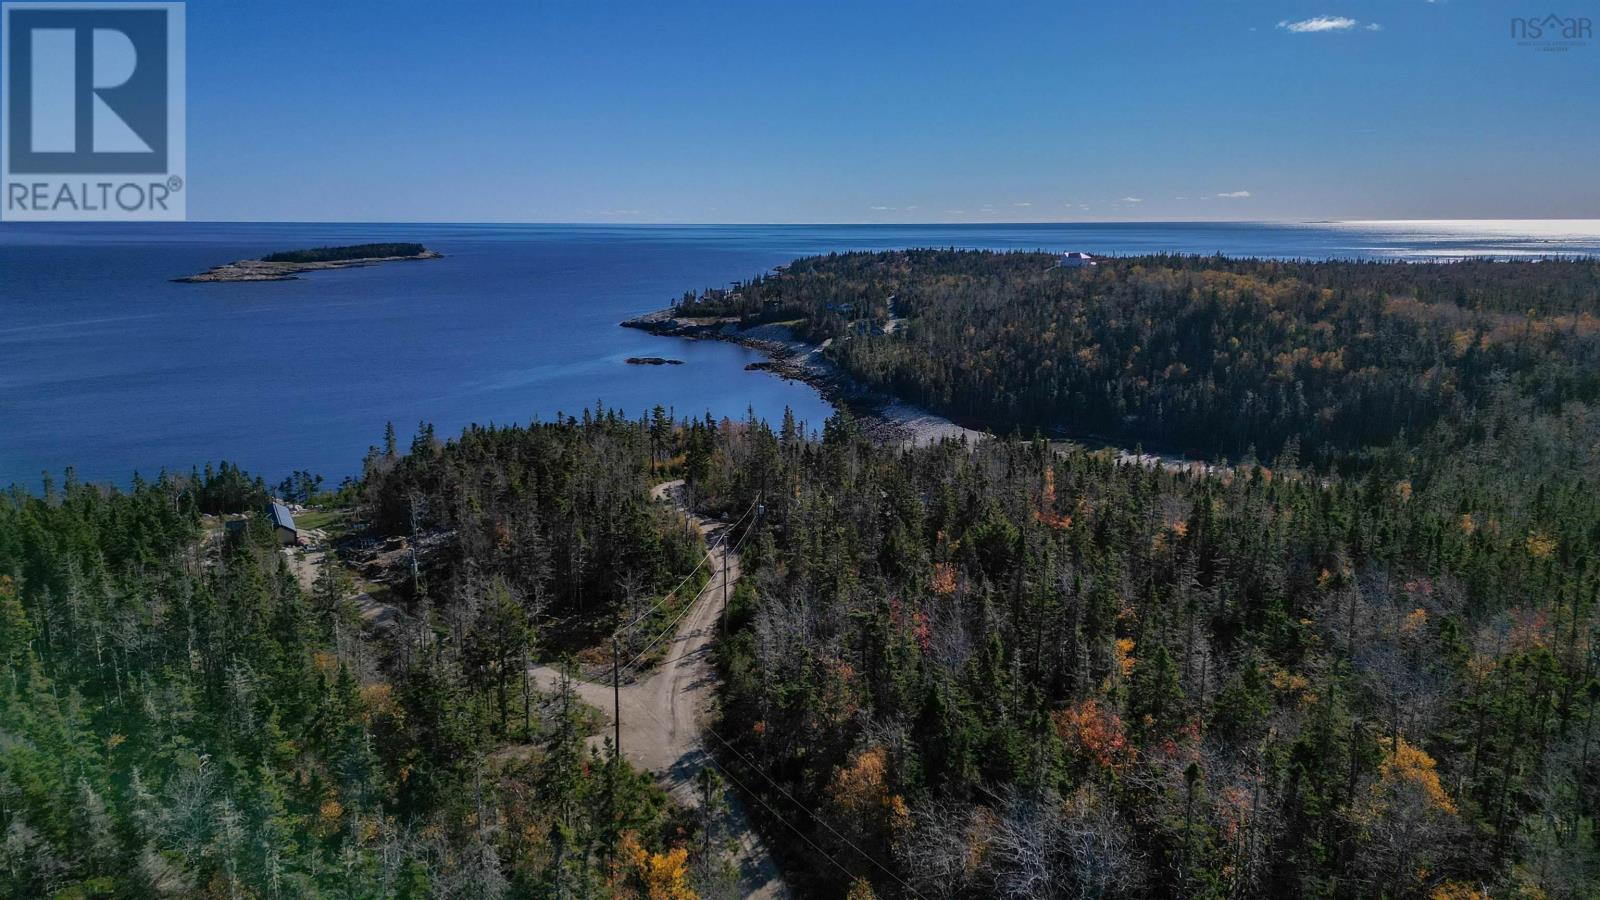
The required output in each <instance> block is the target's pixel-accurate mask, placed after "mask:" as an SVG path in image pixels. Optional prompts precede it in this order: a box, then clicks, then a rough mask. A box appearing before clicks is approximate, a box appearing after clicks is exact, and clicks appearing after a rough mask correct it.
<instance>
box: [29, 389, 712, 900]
mask: <svg viewBox="0 0 1600 900" xmlns="http://www.w3.org/2000/svg"><path fill="white" fill-rule="evenodd" d="M650 446H651V439H650V431H649V429H648V427H645V426H640V425H637V424H636V423H622V422H619V421H618V420H616V419H615V418H614V417H609V416H608V417H603V418H601V419H598V420H596V419H593V418H591V417H588V416H586V417H585V421H584V422H582V423H579V422H575V421H567V422H565V423H556V424H551V425H544V426H535V427H533V428H530V429H509V430H501V431H483V430H477V431H473V432H471V433H469V434H467V435H464V436H463V437H462V438H461V440H459V441H453V442H451V443H450V444H449V445H448V446H446V445H444V444H442V443H441V442H438V441H435V440H434V439H433V437H432V434H431V429H426V428H424V429H422V430H421V431H419V433H418V435H417V438H416V439H415V440H414V441H413V442H412V445H411V447H410V452H409V453H406V454H404V455H401V454H400V453H399V452H398V450H397V448H396V447H395V446H394V441H393V437H392V431H391V436H390V438H389V439H388V441H387V446H386V447H385V448H382V449H378V448H375V449H374V451H373V453H372V454H371V455H370V456H369V458H368V460H367V475H366V477H365V479H363V483H362V485H361V486H360V490H359V491H355V492H354V493H357V494H359V498H358V504H359V506H358V508H357V509H356V510H355V511H356V512H358V513H360V514H362V515H365V516H367V517H368V518H369V519H370V521H371V522H372V523H374V524H373V527H372V530H371V532H370V533H371V534H377V535H381V534H384V533H386V532H385V530H384V529H386V528H387V520H388V517H390V516H394V515H397V514H399V515H403V520H402V521H401V523H399V524H397V525H395V527H394V530H395V531H397V532H398V533H400V534H407V533H411V532H412V531H413V529H415V530H416V531H418V532H420V534H419V538H420V539H421V541H422V542H427V541H429V540H430V538H431V541H432V543H433V544H434V545H436V547H437V549H436V552H435V553H434V557H435V558H434V559H433V560H432V561H431V562H429V564H428V565H427V567H426V568H425V569H424V571H423V574H421V575H420V576H419V577H418V578H417V579H415V581H414V582H412V583H402V584H401V585H398V586H397V587H396V590H395V591H394V595H395V596H393V597H391V598H390V599H391V600H392V601H393V602H394V603H395V604H397V605H398V606H400V607H402V608H403V609H404V611H405V612H404V614H403V615H402V617H401V619H400V625H399V626H398V627H397V628H395V629H393V630H392V631H390V632H389V633H388V634H387V635H377V634H372V633H364V632H363V631H362V629H361V627H360V622H359V620H358V619H357V618H356V617H355V616H354V614H353V611H352V610H351V608H350V606H349V604H348V603H346V602H343V600H344V598H345V597H346V596H347V595H348V590H347V585H346V584H344V582H345V581H347V580H348V579H349V578H350V577H351V576H350V574H349V573H348V572H346V571H344V570H343V569H342V568H341V567H339V566H336V565H333V564H331V563H330V564H328V565H327V566H326V567H325V568H324V570H323V571H321V572H320V573H318V574H317V576H316V579H315V581H314V582H313V584H312V585H310V587H309V588H307V587H306V586H305V585H303V584H301V583H299V582H298V581H297V579H296V577H295V576H294V574H293V573H291V571H290V568H289V566H288V565H287V563H286V560H287V558H288V557H287V556H286V554H285V553H283V552H280V550H279V548H278V546H277V541H276V538H275V537H274V536H273V534H272V532H271V530H270V529H269V528H268V527H267V526H266V524H265V520H264V519H263V518H262V517H261V516H260V515H252V516H250V517H249V518H247V519H246V520H245V521H248V522H249V523H250V524H249V527H248V528H246V529H245V530H244V531H242V532H238V533H234V532H229V531H225V530H224V529H223V528H221V527H220V526H221V522H220V521H218V520H217V519H216V518H215V514H226V513H237V512H240V511H251V512H254V511H258V510H259V508H260V504H261V503H262V502H264V500H265V488H264V486H263V485H262V483H261V481H260V480H258V479H253V478H251V477H250V476H248V475H247V474H245V473H243V472H241V471H240V470H239V469H237V468H236V467H232V466H227V465H223V466H221V467H219V468H217V469H215V470H211V469H208V470H207V471H206V473H204V474H203V475H202V474H195V475H192V476H189V477H184V478H172V477H163V478H162V479H161V480H159V481H157V482H154V483H147V482H142V481H137V480H136V481H135V482H134V484H133V485H132V487H131V489H129V490H126V491H116V490H110V489H106V488H102V487H98V486H92V485H86V484H80V483H77V482H75V481H73V480H71V479H70V478H69V479H68V480H67V481H66V483H65V484H63V485H60V486H56V485H52V484H48V483H47V484H46V486H45V488H44V490H43V492H42V493H41V494H40V495H37V496H30V495H29V494H27V493H24V492H23V491H21V490H20V489H16V488H13V489H12V491H11V492H10V493H9V494H7V495H6V496H5V498H4V500H3V501H0V654H3V655H4V658H5V665H6V677H5V678H4V679H3V681H0V828H3V839H0V896H8V897H133V896H140V897H143V896H170V897H227V898H237V897H284V898H289V897H294V898H299V897H319V896H320V897H363V898H365V897H371V898H387V897H427V896H433V897H500V896H552V897H586V896H595V895H600V894H612V893H615V894H617V895H619V896H658V895H661V896H680V895H681V892H683V891H688V890H690V889H691V888H690V885H691V884H701V883H705V884H711V885H716V884H722V883H725V882H726V873H725V869H726V866H725V865H724V864H723V862H722V860H721V857H720V852H721V851H720V848H718V847H715V846H712V845H710V844H709V843H707V842H704V841H700V840H698V839H697V837H696V836H698V835H700V834H701V833H703V832H704V831H705V830H706V829H707V828H708V827H711V826H712V825H713V823H710V822H707V821H705V820H704V819H698V820H697V819H695V818H693V817H691V816H688V815H686V813H685V811H684V810H682V809H681V808H678V807H675V806H673V805H672V804H670V803H669V802H668V800H667V798H666V796H665V795H664V794H663V793H662V792H661V791H660V790H659V789H658V788H656V787H655V786H654V784H653V783H652V781H651V779H650V778H649V777H648V776H647V775H644V774H642V773H639V772H635V771H633V770H631V769H629V768H628V767H627V766H626V764H625V763H620V762H618V761H616V760H615V759H613V757H612V755H611V754H609V752H603V751H591V750H589V749H587V748H586V747H585V739H586V738H587V737H588V735H590V734H591V733H592V732H594V731H595V730H596V729H595V724H596V723H595V722H594V716H593V713H592V711H590V710H588V709H586V708H584V707H582V706H581V704H579V703H578V702H577V700H576V698H575V697H574V695H573V694H572V692H571V690H570V688H567V689H566V690H559V689H558V690H557V691H555V692H554V693H544V692H539V691H537V690H535V689H530V687H529V686H528V683H527V679H526V677H525V676H523V675H522V674H521V673H522V672H525V671H526V663H527V662H528V660H529V654H530V653H531V652H534V651H535V650H536V649H539V648H540V647H541V645H542V644H544V643H545V642H544V641H543V640H542V634H541V633H542V631H543V630H544V629H546V628H547V627H549V625H550V623H551V622H552V621H553V620H554V618H555V617H557V616H558V615H560V614H561V612H562V610H563V607H564V605H565V604H568V603H571V602H581V603H584V604H587V605H588V606H589V607H592V608H593V611H594V612H595V614H596V615H599V614H600V610H601V607H603V606H604V607H606V608H608V609H612V610H613V611H615V608H616V607H618V605H619V604H621V603H622V602H624V601H625V600H626V599H627V591H628V590H635V591H639V592H645V591H649V590H650V589H652V588H653V587H654V585H655V584H656V582H657V581H658V580H660V579H664V578H665V577H666V575H667V574H669V573H670V572H678V573H679V574H681V570H682V569H683V568H687V567H686V566H684V565H683V564H682V560H683V559H684V558H685V557H687V556H688V555H689V553H690V552H691V548H690V546H688V545H689V541H690V539H689V538H688V537H686V536H685V534H684V531H683V529H682V526H681V524H680V522H679V520H676V519H673V518H671V517H669V516H666V515H665V514H664V513H663V512H662V511H661V510H659V509H657V508H654V507H652V506H651V505H650V504H649V501H648V497H647V495H646V489H647V488H648V486H649V480H648V475H649V472H650V468H651V465H652V459H651V450H650ZM396 504H399V507H398V512H397V507H396ZM413 513H415V515H413ZM490 522H492V523H493V527H492V530H490V531H487V532H485V531H480V530H479V528H480V526H486V525H487V523H490ZM571 535H577V536H578V537H577V539H576V541H575V544H576V546H580V547H583V548H586V552H591V553H592V554H593V555H592V556H591V557H589V558H587V559H583V560H572V559H570V558H568V557H563V556H561V555H559V554H548V553H546V551H545V550H544V549H543V548H546V547H548V546H552V545H555V544H556V543H558V542H559V543H560V544H562V545H563V546H564V545H566V544H567V542H568V540H569V537H570V536H571ZM511 548H515V550H514V552H513V551H512V549H511ZM331 558H332V557H330V559H331ZM607 560H613V561H617V563H618V565H616V566H615V567H612V568H610V569H609V570H608V565H610V564H609V563H608V562H607ZM623 561H627V564H626V565H623V564H622V562H623ZM586 596H587V599H583V598H585V597H586ZM574 598H578V599H577V600H576V601H575V600H574ZM690 849H694V850H695V851H696V852H695V855H694V856H693V857H692V858H691V857H690V855H689V851H690ZM661 891H668V892H670V891H679V892H680V893H679V894H670V893H669V894H666V895H662V894H660V893H659V892H661Z"/></svg>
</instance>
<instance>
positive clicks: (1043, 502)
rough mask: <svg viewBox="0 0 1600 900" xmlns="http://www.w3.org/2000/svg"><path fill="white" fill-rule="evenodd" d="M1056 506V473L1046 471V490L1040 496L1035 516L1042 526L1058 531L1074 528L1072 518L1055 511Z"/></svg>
mask: <svg viewBox="0 0 1600 900" xmlns="http://www.w3.org/2000/svg"><path fill="white" fill-rule="evenodd" d="M1055 505H1056V472H1055V470H1054V469H1045V470H1044V490H1043V491H1042V492H1041V493H1040V496H1039V509H1038V510H1036V511H1035V512H1034V514H1033V516H1034V518H1035V519H1037V520H1038V521H1039V522H1040V523H1041V524H1044V525H1047V526H1049V527H1051V528H1054V529H1056V530H1057V531H1063V530H1065V529H1068V528H1071V527H1072V516H1070V515H1066V514H1064V513H1058V512H1056V511H1055Z"/></svg>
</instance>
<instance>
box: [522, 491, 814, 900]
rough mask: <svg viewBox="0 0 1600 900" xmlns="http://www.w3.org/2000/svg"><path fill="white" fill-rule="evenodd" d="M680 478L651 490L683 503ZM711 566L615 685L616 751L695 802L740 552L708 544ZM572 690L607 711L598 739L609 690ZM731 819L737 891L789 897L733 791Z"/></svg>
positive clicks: (550, 679)
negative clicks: (645, 657)
mask: <svg viewBox="0 0 1600 900" xmlns="http://www.w3.org/2000/svg"><path fill="white" fill-rule="evenodd" d="M682 490H683V482H682V481H669V482H667V483H665V484H659V485H656V486H655V488H654V489H652V490H651V492H650V495H651V497H653V498H654V499H656V500H659V501H662V502H669V503H672V504H673V505H674V506H675V507H677V508H678V509H680V510H681V509H683V508H684V506H683V500H682V496H681V492H682ZM695 524H696V525H698V526H699V528H700V533H701V534H703V535H705V536H706V537H707V541H708V543H713V542H714V540H715V538H716V536H717V532H718V531H719V530H720V529H721V528H722V527H723V526H722V525H721V524H720V523H717V522H713V521H710V520H706V519H701V518H698V517H696V520H695ZM711 565H712V567H713V574H712V577H711V580H710V581H708V582H707V583H706V586H705V588H704V589H702V590H701V592H700V595H699V596H698V597H697V598H696V599H695V601H694V605H693V606H692V607H691V608H690V610H689V613H688V615H686V616H684V618H683V621H682V622H681V623H679V625H678V631H677V633H676V634H674V635H673V636H672V637H670V638H669V639H668V641H669V643H668V645H667V652H666V655H665V657H664V658H663V659H662V661H661V663H660V665H659V666H657V668H656V670H655V671H653V672H650V673H649V674H647V675H645V676H644V677H643V678H640V679H639V680H638V681H636V682H635V683H633V684H624V685H623V686H622V689H621V704H620V705H621V707H622V754H623V755H624V756H626V757H627V758H628V761H629V762H630V763H632V764H633V765H635V766H637V767H639V768H642V769H648V770H649V771H651V772H654V773H656V775H657V777H659V778H660V780H661V783H662V785H663V786H664V787H665V788H666V789H667V790H668V791H669V792H670V793H671V794H672V796H673V797H674V798H675V799H676V800H678V801H679V802H680V803H683V804H685V805H687V806H691V807H692V806H697V805H698V804H699V798H698V797H697V796H696V795H695V790H694V776H695V775H696V774H698V773H699V772H700V770H701V769H702V768H705V767H706V766H708V765H711V756H710V754H709V753H707V751H706V747H705V744H704V743H703V741H702V737H703V735H702V728H703V727H704V723H705V719H706V716H707V715H708V714H709V712H710V709H711V703H712V700H713V698H714V696H715V691H716V672H715V671H714V670H713V669H712V667H711V642H712V640H713V639H714V638H715V637H716V629H717V623H718V622H719V621H720V619H721V617H722V607H723V603H724V598H725V594H726V593H731V592H732V590H733V583H734V582H735V581H737V580H738V579H739V558H738V556H737V554H733V553H727V554H725V553H724V551H723V550H722V548H721V547H720V546H717V545H715V544H713V547H712V550H711ZM534 677H535V679H536V680H537V681H538V684H539V686H540V687H541V688H544V689H546V690H549V689H552V688H554V687H555V686H556V685H557V683H558V682H559V681H560V679H561V673H560V672H559V671H557V670H555V669H552V668H549V667H547V666H541V667H539V668H536V669H534ZM574 687H575V688H576V689H577V692H578V695H579V696H580V697H582V698H583V700H584V701H585V702H587V703H589V704H590V705H592V706H595V707H598V708H599V709H600V710H602V711H604V712H605V714H606V722H607V724H606V728H605V731H604V734H602V735H597V736H595V737H593V738H590V743H591V744H599V743H601V742H603V741H604V740H605V738H606V737H609V736H610V735H611V733H612V728H611V721H612V720H611V715H612V692H611V685H610V684H597V683H594V682H588V681H576V682H574ZM727 800H728V807H729V811H730V815H729V819H730V822H729V824H730V827H731V830H732V832H733V833H734V834H735V835H738V837H739V852H738V854H737V862H738V865H739V887H740V893H741V895H742V896H745V897H759V898H779V897H788V896H789V892H788V889H787V888H786V887H785V886H784V884H783V878H782V876H781V875H780V873H779V871H778V866H777V863H776V862H774V860H773V858H772V855H771V854H770V853H768V852H767V849H766V847H765V846H764V845H763V844H762V841H761V838H760V837H759V836H758V835H757V834H756V833H755V831H754V829H752V828H751V827H750V821H749V818H748V817H747V816H746V815H745V812H744V807H743V806H742V805H741V803H740V800H739V797H738V796H737V795H736V794H735V793H734V792H733V791H732V790H730V791H729V792H728V795H727Z"/></svg>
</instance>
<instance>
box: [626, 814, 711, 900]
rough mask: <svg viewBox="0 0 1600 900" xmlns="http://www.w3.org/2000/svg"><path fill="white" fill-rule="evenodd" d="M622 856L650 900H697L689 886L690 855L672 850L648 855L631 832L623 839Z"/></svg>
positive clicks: (682, 850) (636, 836)
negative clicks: (633, 871) (636, 874)
mask: <svg viewBox="0 0 1600 900" xmlns="http://www.w3.org/2000/svg"><path fill="white" fill-rule="evenodd" d="M620 849H621V850H622V854H623V856H625V857H626V858H627V860H628V861H629V862H630V863H632V864H633V867H634V869H635V870H636V871H637V872H638V873H639V881H640V882H642V883H643V885H644V890H645V896H646V897H647V898H649V900H698V898H699V896H700V895H699V894H696V893H695V891H694V888H692V887H690V886H689V851H687V850H685V849H683V848H682V847H674V848H672V849H671V850H668V851H667V852H665V853H651V852H649V851H647V850H645V849H644V848H643V847H641V846H640V845H639V836H638V835H637V834H635V833H634V832H632V831H630V832H628V833H627V834H624V835H623V837H622V846H621V848H620Z"/></svg>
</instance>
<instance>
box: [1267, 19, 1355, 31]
mask: <svg viewBox="0 0 1600 900" xmlns="http://www.w3.org/2000/svg"><path fill="white" fill-rule="evenodd" d="M1359 24H1360V23H1359V22H1357V21H1356V20H1355V19H1352V18H1350V17H1349V16H1313V17H1312V18H1309V19H1301V20H1300V21H1298V22H1291V21H1289V20H1288V19H1283V20H1282V21H1280V22H1278V27H1279V28H1284V29H1287V30H1289V31H1292V32H1294V33H1295V34H1317V33H1319V32H1324V31H1349V30H1350V29H1352V28H1354V27H1356V26H1357V25H1359Z"/></svg>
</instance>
